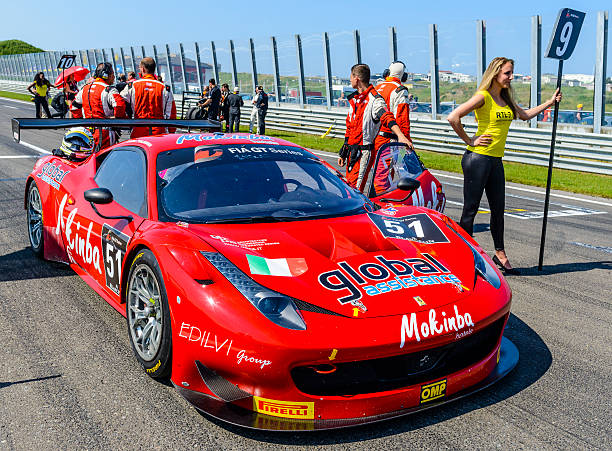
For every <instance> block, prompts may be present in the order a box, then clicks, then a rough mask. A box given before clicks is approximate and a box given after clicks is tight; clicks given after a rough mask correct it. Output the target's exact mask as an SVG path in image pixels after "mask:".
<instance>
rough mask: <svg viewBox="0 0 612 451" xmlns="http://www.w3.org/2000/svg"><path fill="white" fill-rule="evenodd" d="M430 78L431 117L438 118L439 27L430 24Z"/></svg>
mask: <svg viewBox="0 0 612 451" xmlns="http://www.w3.org/2000/svg"><path fill="white" fill-rule="evenodd" d="M429 70H430V72H431V76H430V77H429V79H430V83H431V117H432V119H434V120H435V119H437V118H438V109H439V108H438V105H439V104H440V83H439V81H440V80H439V74H438V72H439V70H438V26H437V25H436V24H429Z"/></svg>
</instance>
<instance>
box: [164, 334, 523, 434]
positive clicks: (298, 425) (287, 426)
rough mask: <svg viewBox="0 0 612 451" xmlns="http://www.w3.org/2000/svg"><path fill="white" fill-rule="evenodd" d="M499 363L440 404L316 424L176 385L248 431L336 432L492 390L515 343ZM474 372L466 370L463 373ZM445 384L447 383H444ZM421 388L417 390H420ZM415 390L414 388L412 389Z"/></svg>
mask: <svg viewBox="0 0 612 451" xmlns="http://www.w3.org/2000/svg"><path fill="white" fill-rule="evenodd" d="M498 355H499V361H497V352H496V353H495V355H494V356H493V359H495V360H491V358H487V359H485V360H486V361H487V362H488V361H490V360H491V361H492V363H493V364H494V367H493V369H492V370H491V371H490V372H489V374H488V375H487V376H486V377H485V378H484V379H482V380H480V381H479V382H478V383H476V384H474V385H470V386H468V387H466V388H464V389H462V390H459V391H456V392H454V393H452V394H451V395H449V396H445V397H441V398H440V399H439V400H434V401H431V402H428V403H426V404H420V405H416V406H410V407H405V408H402V409H399V410H398V409H394V410H391V411H389V412H383V413H380V414H377V415H371V416H362V417H354V418H342V419H313V420H302V419H290V418H279V417H275V416H270V415H265V414H262V413H258V412H254V411H252V410H249V409H246V408H244V407H240V406H238V405H235V404H232V403H228V402H224V401H221V400H219V399H216V398H213V397H211V396H209V395H206V394H203V393H199V392H196V391H192V390H189V389H186V388H183V387H180V386H177V385H175V387H176V389H177V390H178V391H179V393H180V394H181V395H182V396H183V397H184V398H185V399H186V400H187V401H189V402H190V403H191V404H193V405H194V407H196V408H197V409H198V410H199V411H201V412H203V413H205V414H207V415H210V416H212V417H214V418H217V419H219V420H222V421H225V422H228V423H231V424H234V425H237V426H242V427H246V428H252V429H260V430H267V431H300V430H321V429H336V428H343V427H351V426H359V425H362V424H368V423H375V422H378V421H383V420H386V419H390V418H395V417H399V416H403V415H408V414H411V413H415V412H419V411H422V410H425V409H429V408H431V407H436V406H439V405H442V404H446V403H448V402H451V401H455V400H457V399H460V398H463V397H465V396H467V395H470V394H472V393H475V392H477V391H479V390H482V389H484V388H487V387H489V386H490V385H492V384H494V383H495V382H497V381H498V380H500V379H501V378H503V377H504V376H505V375H507V374H508V373H510V371H512V369H513V368H514V367H515V366H516V364H517V363H518V359H519V352H518V349H517V348H516V346H515V345H514V343H512V342H511V341H510V340H509V339H507V338H506V337H502V340H501V344H500V346H499V354H498ZM486 366H487V365H486V362H485V363H484V364H483V367H482V370H485V367H486ZM466 371H467V372H469V371H471V369H466V370H464V371H462V372H460V373H465V372H466ZM453 377H454V376H453V375H449V376H448V382H449V384H450V383H451V382H452V380H453ZM457 377H458V378H459V377H464V375H461V374H457ZM445 381H446V379H445ZM422 387H423V386H421V387H417V388H421V390H422ZM411 388H412V389H414V387H411ZM401 394H402V393H401V392H399V393H396V394H395V396H401ZM345 402H346V403H353V402H357V401H353V400H349V399H347V400H346V401H345Z"/></svg>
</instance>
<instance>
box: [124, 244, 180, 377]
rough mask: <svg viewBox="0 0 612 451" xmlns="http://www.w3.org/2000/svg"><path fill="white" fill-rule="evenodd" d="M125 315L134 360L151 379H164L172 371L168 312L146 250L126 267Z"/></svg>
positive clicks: (159, 277) (157, 270) (153, 260)
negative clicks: (128, 269) (127, 271)
mask: <svg viewBox="0 0 612 451" xmlns="http://www.w3.org/2000/svg"><path fill="white" fill-rule="evenodd" d="M126 314H127V325H128V335H129V338H130V343H131V345H132V350H133V351H134V355H135V356H136V359H137V360H138V362H140V364H141V365H142V367H143V368H144V370H145V371H146V372H147V374H148V375H149V376H151V377H152V378H153V379H167V378H168V377H169V376H170V370H171V368H172V329H171V327H170V309H169V307H168V297H167V296H166V288H165V286H164V280H163V278H162V274H161V270H160V268H159V264H158V263H157V259H156V258H155V256H154V255H153V252H151V251H150V250H148V249H145V250H142V251H140V252H139V253H138V254H137V255H136V257H135V258H134V261H133V262H132V266H131V267H130V272H129V275H128V283H127V296H126Z"/></svg>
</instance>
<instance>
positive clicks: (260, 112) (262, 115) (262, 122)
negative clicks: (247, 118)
mask: <svg viewBox="0 0 612 451" xmlns="http://www.w3.org/2000/svg"><path fill="white" fill-rule="evenodd" d="M267 112H268V109H267V108H266V109H264V108H258V109H257V120H258V122H259V124H258V125H257V133H259V134H260V135H265V134H266V113H267Z"/></svg>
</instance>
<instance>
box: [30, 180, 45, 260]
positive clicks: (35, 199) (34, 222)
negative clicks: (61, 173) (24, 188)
mask: <svg viewBox="0 0 612 451" xmlns="http://www.w3.org/2000/svg"><path fill="white" fill-rule="evenodd" d="M26 205H27V208H26V211H27V217H28V237H29V238H30V246H32V251H33V252H34V253H35V254H36V256H37V257H41V258H42V256H43V249H44V247H43V239H44V238H43V209H42V200H41V198H40V191H38V186H36V182H32V183H31V184H30V188H29V189H28V201H27V204H26Z"/></svg>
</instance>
